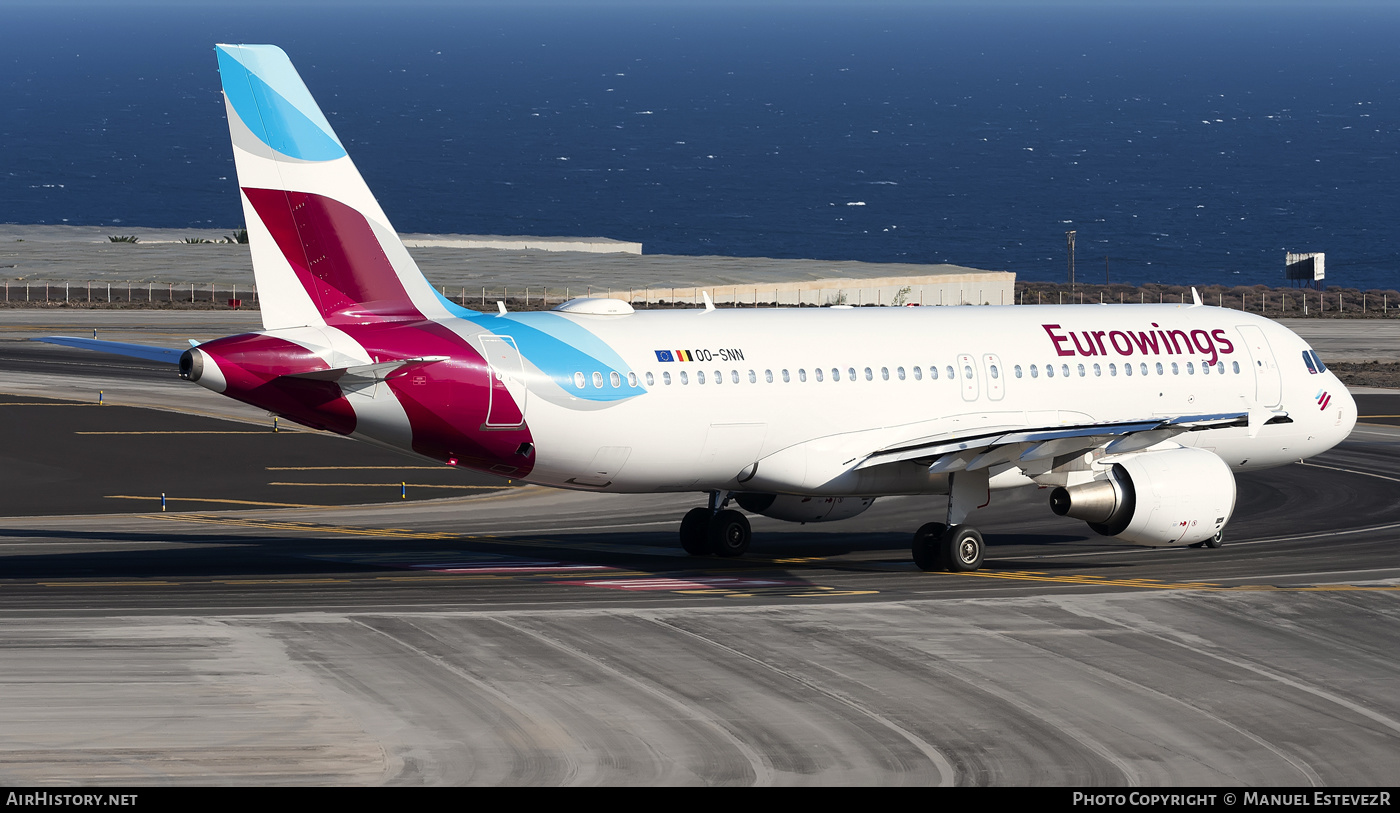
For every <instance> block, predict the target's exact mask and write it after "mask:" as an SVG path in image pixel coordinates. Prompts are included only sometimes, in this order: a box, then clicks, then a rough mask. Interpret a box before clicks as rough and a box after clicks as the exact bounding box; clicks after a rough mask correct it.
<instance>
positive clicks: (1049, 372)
mask: <svg viewBox="0 0 1400 813" xmlns="http://www.w3.org/2000/svg"><path fill="white" fill-rule="evenodd" d="M1045 377H1046V378H1054V377H1055V365H1053V364H1047V365H1045Z"/></svg>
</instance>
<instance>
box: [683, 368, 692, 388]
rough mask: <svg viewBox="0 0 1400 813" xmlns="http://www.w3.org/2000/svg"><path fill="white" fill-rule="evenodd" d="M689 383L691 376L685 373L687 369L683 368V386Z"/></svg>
mask: <svg viewBox="0 0 1400 813" xmlns="http://www.w3.org/2000/svg"><path fill="white" fill-rule="evenodd" d="M689 383H690V376H688V375H686V374H685V370H681V386H685V385H686V384H689Z"/></svg>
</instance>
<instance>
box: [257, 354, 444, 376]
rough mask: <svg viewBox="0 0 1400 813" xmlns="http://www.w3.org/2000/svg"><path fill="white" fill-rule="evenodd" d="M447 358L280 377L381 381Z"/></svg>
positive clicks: (401, 360)
mask: <svg viewBox="0 0 1400 813" xmlns="http://www.w3.org/2000/svg"><path fill="white" fill-rule="evenodd" d="M446 359H447V356H419V357H418V358H411V359H395V360H394V361H382V362H379V363H377V364H358V365H355V366H352V367H332V368H331V369H329V370H312V371H311V372H309V373H291V374H289V375H284V376H282V377H283V378H304V379H307V380H310V381H340V380H341V379H346V378H349V379H359V380H361V381H366V382H368V381H383V380H384V379H386V378H388V377H389V374H390V373H392V372H394V371H395V370H398V369H400V368H403V367H407V366H409V365H413V364H430V363H432V362H434V361H445V360H446Z"/></svg>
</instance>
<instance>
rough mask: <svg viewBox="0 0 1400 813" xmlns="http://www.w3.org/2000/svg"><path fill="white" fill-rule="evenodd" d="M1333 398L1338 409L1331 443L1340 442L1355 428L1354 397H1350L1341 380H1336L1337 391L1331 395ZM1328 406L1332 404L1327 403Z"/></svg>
mask: <svg viewBox="0 0 1400 813" xmlns="http://www.w3.org/2000/svg"><path fill="white" fill-rule="evenodd" d="M1333 400H1334V401H1335V402H1336V407H1337V409H1338V410H1339V411H1338V412H1337V413H1336V414H1337V419H1336V426H1335V427H1334V432H1335V436H1334V438H1333V443H1341V442H1342V441H1344V440H1346V439H1347V436H1348V435H1350V434H1351V430H1352V429H1355V428H1356V418H1357V414H1356V412H1357V411H1356V399H1355V398H1352V397H1351V393H1350V392H1348V391H1347V386H1346V385H1345V384H1343V383H1342V382H1341V381H1338V382H1337V392H1336V394H1335V395H1334V396H1333ZM1328 406H1332V405H1331V404H1329V405H1328ZM1327 412H1329V413H1330V412H1332V410H1330V409H1329V410H1327Z"/></svg>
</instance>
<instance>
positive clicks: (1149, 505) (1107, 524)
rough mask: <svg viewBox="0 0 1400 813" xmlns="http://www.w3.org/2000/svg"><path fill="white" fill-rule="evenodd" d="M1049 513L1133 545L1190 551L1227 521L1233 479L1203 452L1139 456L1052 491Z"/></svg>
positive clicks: (1232, 498) (1231, 505) (1176, 451)
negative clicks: (1104, 475) (1102, 473)
mask: <svg viewBox="0 0 1400 813" xmlns="http://www.w3.org/2000/svg"><path fill="white" fill-rule="evenodd" d="M1050 510H1052V511H1054V512H1055V513H1056V514H1059V515H1060V516H1064V517H1073V518H1075V519H1082V520H1084V521H1085V522H1087V523H1088V524H1089V527H1090V528H1092V529H1093V530H1094V531H1095V532H1097V533H1100V534H1103V535H1104V536H1116V537H1118V538H1119V539H1126V540H1128V541H1129V542H1136V543H1137V544H1139V545H1151V546H1153V547H1166V546H1173V545H1191V544H1195V543H1197V542H1203V541H1205V540H1207V539H1210V538H1211V537H1213V536H1215V534H1216V533H1217V532H1218V531H1219V530H1220V529H1221V528H1223V527H1224V526H1225V523H1227V522H1229V521H1230V515H1231V514H1232V513H1234V510H1235V475H1234V474H1233V473H1232V472H1231V471H1230V467H1229V466H1227V465H1225V461H1224V460H1221V459H1220V457H1219V456H1218V455H1216V454H1215V453H1214V452H1210V451H1207V450H1205V449H1189V448H1183V449H1168V450H1166V451H1160V452H1144V453H1142V454H1135V455H1130V456H1128V457H1125V458H1123V459H1122V460H1121V461H1119V462H1118V463H1115V464H1114V465H1113V468H1112V469H1110V470H1109V472H1108V477H1107V478H1105V479H1102V480H1094V481H1093V482H1089V483H1082V484H1080V485H1076V486H1070V487H1069V488H1063V487H1061V488H1056V489H1055V490H1054V491H1052V492H1051V493H1050Z"/></svg>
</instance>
